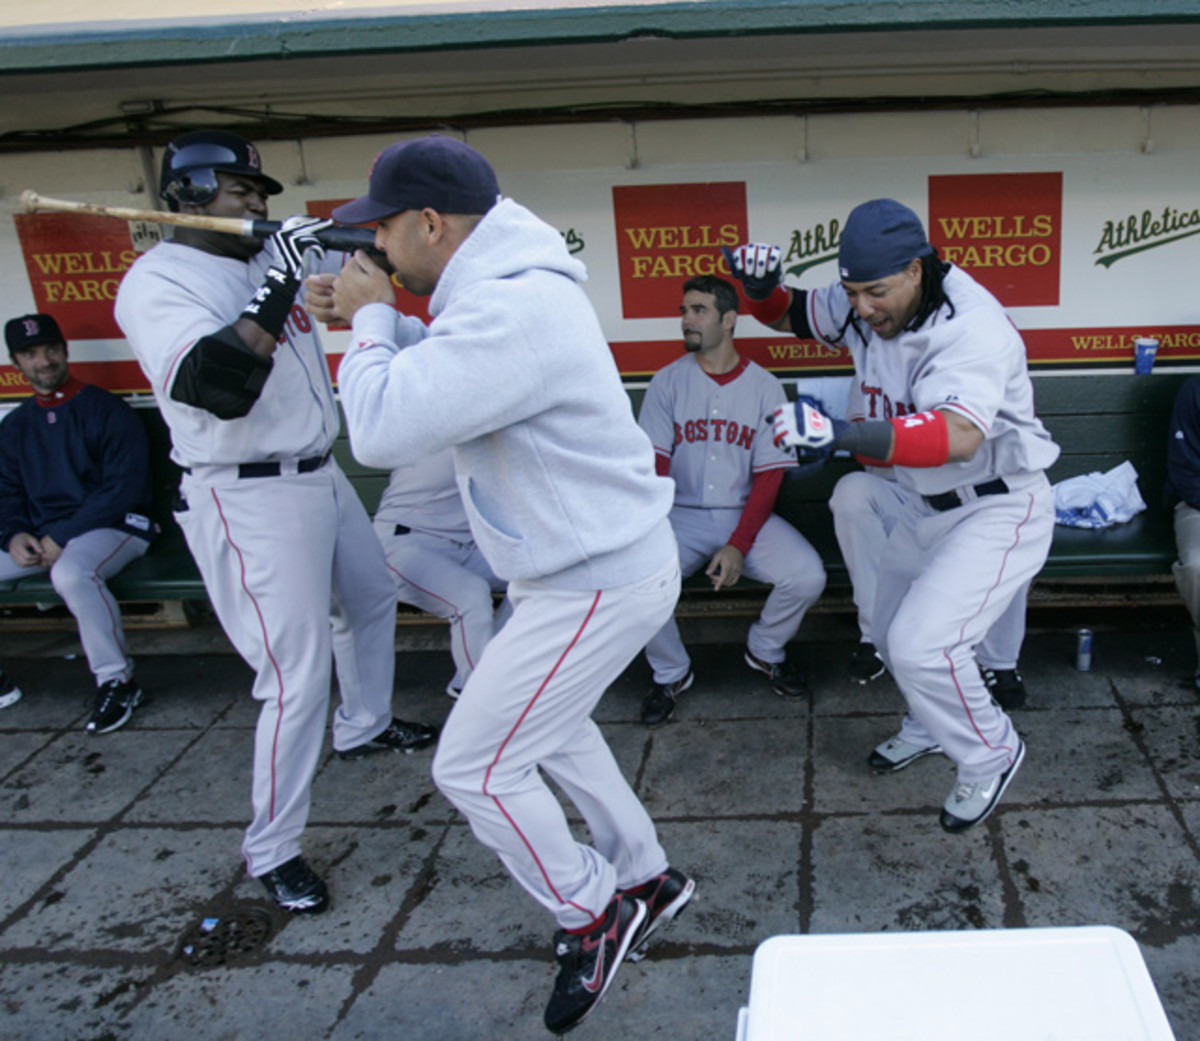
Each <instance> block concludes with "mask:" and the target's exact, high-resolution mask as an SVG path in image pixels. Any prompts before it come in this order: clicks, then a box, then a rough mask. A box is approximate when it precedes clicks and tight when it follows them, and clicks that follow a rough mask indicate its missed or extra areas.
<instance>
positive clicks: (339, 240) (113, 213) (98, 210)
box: [21, 188, 383, 266]
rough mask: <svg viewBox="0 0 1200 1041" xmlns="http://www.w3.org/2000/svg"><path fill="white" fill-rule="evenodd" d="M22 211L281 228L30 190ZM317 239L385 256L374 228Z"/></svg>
mask: <svg viewBox="0 0 1200 1041" xmlns="http://www.w3.org/2000/svg"><path fill="white" fill-rule="evenodd" d="M21 210H22V212H24V213H36V212H39V211H51V212H56V213H90V214H93V215H95V216H97V217H114V218H116V219H118V220H143V221H151V222H153V223H156V224H177V225H180V226H181V227H186V228H199V229H200V230H202V231H223V232H227V233H228V234H230V235H242V236H247V237H253V238H259V239H267V238H270V237H271V236H272V235H273V234H275V232H277V231H278V230H279V228H280V225H281V222H280V221H277V220H241V219H239V218H237V217H209V216H206V215H205V214H202V213H168V212H166V211H164V210H141V209H133V208H129V207H124V206H101V205H99V204H97V203H92V202H73V201H71V200H69V199H51V198H49V197H47V196H44V195H38V194H37V192H35V191H33V190H32V189H29V188H26V189H25V190H24V191H23V192H21ZM316 238H317V241H318V242H320V243H321V245H322V246H326V247H328V248H329V249H336V250H341V251H342V252H345V253H353V252H354V251H355V250H356V249H361V250H366V251H367V252H368V253H370V254H371V256H372V259H374V260H375V261H376V263H378V262H379V260H380V259H381V258H382V257H383V254H382V253H378V252H377V251H376V249H375V232H374V230H373V229H371V228H363V227H357V226H356V227H347V226H341V225H335V226H333V227H329V228H322V229H321V230H320V231H318V232H317V233H316ZM380 266H382V265H380Z"/></svg>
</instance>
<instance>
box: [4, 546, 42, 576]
mask: <svg viewBox="0 0 1200 1041" xmlns="http://www.w3.org/2000/svg"><path fill="white" fill-rule="evenodd" d="M45 571H46V569H45V568H44V567H42V566H41V565H40V564H34V565H32V566H30V567H27V566H26V565H24V564H18V563H17V562H16V561H15V560H13V558H12V554H11V553H9V552H8V551H7V550H4V551H0V582H15V581H16V580H17V579H19V578H28V577H29V576H30V575H41V574H44V573H45Z"/></svg>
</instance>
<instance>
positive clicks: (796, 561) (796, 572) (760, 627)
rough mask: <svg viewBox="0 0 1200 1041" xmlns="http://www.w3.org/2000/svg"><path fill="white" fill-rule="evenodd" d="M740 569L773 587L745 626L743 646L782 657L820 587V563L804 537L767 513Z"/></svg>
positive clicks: (775, 659) (774, 660)
mask: <svg viewBox="0 0 1200 1041" xmlns="http://www.w3.org/2000/svg"><path fill="white" fill-rule="evenodd" d="M730 534H732V532H730ZM745 574H746V576H747V577H748V578H753V579H754V580H755V581H757V582H767V583H770V585H771V587H772V588H771V592H770V593H768V594H767V600H766V603H764V604H763V609H762V612H761V613H760V614H759V616H758V619H757V620H756V621H755V622H754V624H753V625H752V626H750V633H749V635H748V636H747V638H746V646H747V647H748V648H749V649H750V653H751V654H753V655H755V656H756V657H759V658H761V659H762V660H763V661H765V662H769V663H771V664H773V665H774V664H778V663H779V662H781V661H783V660H784V658H785V657H787V645H788V641H789V640H791V639H792V637H794V636H795V635H796V633H797V631H798V630H799V629H800V623H801V622H802V621H804V613H805V612H806V611H807V610H808V609H809V608H810V607H811V606H812V605H813V604H815V603H816V602H817V600H818V599H819V598H820V596H821V593H822V592H823V591H824V589H825V565H824V564H823V563H822V561H821V555H820V554H819V553H818V552H817V551H816V550H815V549H813V547H812V545H811V544H810V543H809V541H808V539H806V538H805V537H804V536H803V535H801V534H800V532H798V531H797V530H796V529H795V528H793V527H792V526H791V525H790V524H789V523H788V522H787V521H785V520H784V519H783V518H782V517H779V516H777V515H776V514H774V513H772V514H771V515H770V516H769V517H768V518H767V520H766V523H765V524H763V526H762V528H760V529H759V532H758V537H757V538H756V539H755V540H754V545H753V546H751V547H750V552H749V553H747V554H746V563H745Z"/></svg>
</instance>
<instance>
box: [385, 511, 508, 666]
mask: <svg viewBox="0 0 1200 1041" xmlns="http://www.w3.org/2000/svg"><path fill="white" fill-rule="evenodd" d="M375 534H376V535H377V536H378V537H379V541H380V543H381V545H382V546H383V550H384V553H385V554H386V556H387V566H388V569H389V571H390V573H391V575H392V578H393V580H394V581H395V583H396V595H397V597H398V598H399V599H400V601H401V602H402V603H405V604H411V605H412V606H413V607H416V608H419V609H420V610H422V611H427V612H428V613H429V614H432V615H436V616H437V617H438V618H444V619H446V620H447V621H448V622H449V623H450V655H451V657H452V658H453V659H454V667H455V675H454V680H453V681H452V683H451V686H453V687H455V688H456V689H458V690H462V688H463V686H464V685H465V684H466V682H467V679H468V678H469V677H470V675H471V672H472V671H473V670H474V668H475V663H476V662H478V661H479V659H480V657H481V655H482V654H483V649H484V647H486V646H487V643H488V640H490V639H491V638H492V634H493V632H494V631H495V629H496V622H497V619H496V610H495V605H494V602H493V600H492V592H493V591H498V590H500V589H503V588H504V583H503V582H502V581H501V580H500V579H498V578H497V577H496V576H495V575H494V574H493V573H492V569H491V568H490V567H489V566H488V563H487V561H486V560H485V559H484V557H483V554H482V553H480V552H479V550H478V547H476V546H475V544H474V543H472V542H460V541H457V540H455V539H451V538H446V537H444V536H441V535H434V534H431V533H429V532H423V531H409V532H408V533H406V534H401V535H397V534H396V525H395V524H394V523H388V522H386V521H376V522H375Z"/></svg>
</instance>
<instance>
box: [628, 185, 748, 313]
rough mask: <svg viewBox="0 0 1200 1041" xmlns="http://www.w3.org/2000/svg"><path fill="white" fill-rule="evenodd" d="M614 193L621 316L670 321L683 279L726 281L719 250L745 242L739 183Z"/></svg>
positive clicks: (725, 267) (743, 195)
mask: <svg viewBox="0 0 1200 1041" xmlns="http://www.w3.org/2000/svg"><path fill="white" fill-rule="evenodd" d="M612 191H613V216H614V219H615V221H616V235H617V265H618V268H619V273H620V279H621V308H622V313H623V316H624V317H625V318H665V317H669V316H671V315H676V314H678V313H679V301H680V297H681V296H682V288H683V283H684V282H685V281H686V280H687V279H689V278H692V277H693V276H695V275H720V276H722V277H725V278H728V277H729V267H728V265H727V264H726V263H725V258H724V257H723V256H721V247H722V246H736V245H738V243H740V242H744V241H746V226H747V222H746V185H745V182H744V181H728V182H708V183H703V184H647V185H628V186H618V187H614V188H613V190H612Z"/></svg>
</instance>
